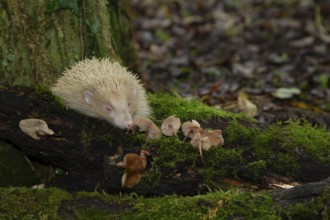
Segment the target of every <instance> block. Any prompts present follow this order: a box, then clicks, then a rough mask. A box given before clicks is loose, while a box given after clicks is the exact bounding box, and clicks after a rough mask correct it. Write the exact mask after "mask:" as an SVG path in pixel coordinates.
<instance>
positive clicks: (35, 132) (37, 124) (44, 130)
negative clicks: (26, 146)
mask: <svg viewBox="0 0 330 220" xmlns="http://www.w3.org/2000/svg"><path fill="white" fill-rule="evenodd" d="M19 127H20V129H21V130H22V131H23V132H24V133H25V134H27V135H29V136H30V137H32V138H33V139H35V140H39V139H40V136H45V135H54V134H55V133H54V131H53V130H51V129H49V128H48V125H47V123H46V122H45V121H43V120H41V119H34V118H31V119H23V120H21V121H20V122H19Z"/></svg>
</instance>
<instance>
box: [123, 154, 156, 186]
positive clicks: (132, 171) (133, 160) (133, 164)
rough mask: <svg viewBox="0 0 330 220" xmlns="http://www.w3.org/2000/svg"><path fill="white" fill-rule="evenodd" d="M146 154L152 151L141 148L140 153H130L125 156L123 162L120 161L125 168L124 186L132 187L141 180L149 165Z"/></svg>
mask: <svg viewBox="0 0 330 220" xmlns="http://www.w3.org/2000/svg"><path fill="white" fill-rule="evenodd" d="M146 155H150V153H149V152H148V151H147V150H141V151H140V155H138V154H134V153H129V154H126V155H125V156H124V159H123V162H122V163H119V164H122V165H123V167H124V168H125V173H124V175H123V176H122V179H121V183H122V187H125V188H131V187H133V186H135V185H136V184H138V183H139V182H140V180H141V178H142V171H143V170H144V169H145V167H146V165H147V158H146ZM119 164H117V165H119Z"/></svg>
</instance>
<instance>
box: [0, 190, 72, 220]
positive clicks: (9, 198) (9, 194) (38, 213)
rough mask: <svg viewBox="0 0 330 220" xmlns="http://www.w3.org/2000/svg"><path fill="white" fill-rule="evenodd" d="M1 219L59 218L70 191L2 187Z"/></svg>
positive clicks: (0, 191)
mask: <svg viewBox="0 0 330 220" xmlns="http://www.w3.org/2000/svg"><path fill="white" fill-rule="evenodd" d="M0 198H1V203H0V210H1V212H0V219H25V220H29V219H31V220H32V219H33V220H34V219H57V210H58V208H59V206H60V204H61V201H63V200H67V199H70V198H71V196H70V194H69V193H67V192H64V191H62V190H59V189H54V188H53V189H44V190H32V189H27V188H0Z"/></svg>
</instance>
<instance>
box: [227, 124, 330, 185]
mask: <svg viewBox="0 0 330 220" xmlns="http://www.w3.org/2000/svg"><path fill="white" fill-rule="evenodd" d="M224 137H225V147H226V146H230V147H231V148H239V149H242V150H243V152H242V155H244V157H243V158H244V159H243V163H242V164H243V167H242V170H244V167H245V168H247V169H248V170H244V172H245V173H244V175H243V176H245V177H246V175H247V174H250V175H251V176H250V175H249V176H250V178H252V179H255V178H257V177H258V176H260V175H261V174H262V173H263V172H264V170H265V169H267V170H268V171H270V172H275V173H279V174H282V175H286V176H290V177H294V176H295V175H296V174H297V172H299V170H300V164H301V163H302V161H317V162H318V163H329V161H330V160H329V157H330V134H329V132H327V131H326V130H325V129H324V128H320V127H313V126H312V125H311V124H310V123H308V122H306V121H303V120H298V121H289V122H287V123H285V124H284V123H276V124H272V125H269V126H268V127H267V128H265V129H259V128H247V127H245V126H243V125H241V124H239V123H238V121H236V120H233V121H232V122H231V123H230V124H229V126H227V128H226V129H225V131H224ZM257 161H263V162H262V164H263V165H262V167H260V166H251V164H254V165H256V162H257ZM264 162H265V164H264ZM259 165H261V164H259ZM254 169H256V170H254ZM246 171H248V172H246ZM257 179H258V178H257Z"/></svg>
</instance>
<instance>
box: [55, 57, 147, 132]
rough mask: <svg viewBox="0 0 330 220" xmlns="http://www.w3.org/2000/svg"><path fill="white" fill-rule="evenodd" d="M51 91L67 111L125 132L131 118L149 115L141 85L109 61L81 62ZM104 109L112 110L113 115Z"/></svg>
mask: <svg viewBox="0 0 330 220" xmlns="http://www.w3.org/2000/svg"><path fill="white" fill-rule="evenodd" d="M51 91H52V92H53V94H55V95H57V96H59V97H61V98H63V99H64V101H65V104H66V105H67V106H68V107H69V108H72V109H74V110H76V111H78V112H80V113H82V114H85V115H88V116H91V117H95V118H99V119H103V120H106V121H108V122H110V123H112V124H114V125H115V126H117V127H119V128H126V127H127V124H129V123H131V122H132V118H135V117H148V116H149V115H150V111H151V110H150V107H149V105H148V103H147V99H146V92H145V89H144V88H143V87H142V84H141V81H140V80H139V79H138V78H137V76H136V75H134V74H133V73H131V72H129V71H128V70H127V69H126V68H125V67H123V66H121V65H120V64H119V63H118V62H112V61H111V60H110V59H96V58H93V59H86V60H83V61H80V62H79V63H77V64H75V65H74V66H72V67H71V68H70V69H67V70H66V71H65V72H64V74H63V76H62V77H60V78H59V79H58V81H57V82H56V84H55V85H54V86H53V87H52V88H51ZM128 103H130V106H128ZM105 105H109V106H111V108H112V110H113V111H112V113H111V112H110V113H109V112H107V111H106V110H105V109H104V106H105Z"/></svg>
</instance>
